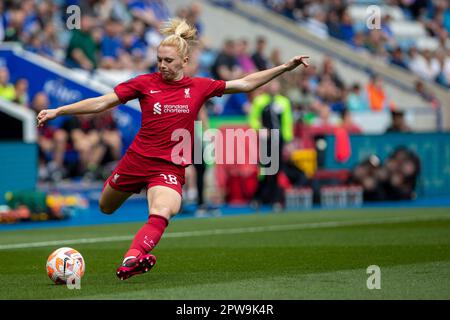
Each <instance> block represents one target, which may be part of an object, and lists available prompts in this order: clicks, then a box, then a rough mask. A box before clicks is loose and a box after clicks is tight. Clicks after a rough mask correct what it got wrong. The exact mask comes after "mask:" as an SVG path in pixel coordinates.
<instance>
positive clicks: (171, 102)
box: [114, 72, 225, 165]
mask: <svg viewBox="0 0 450 320" xmlns="http://www.w3.org/2000/svg"><path fill="white" fill-rule="evenodd" d="M224 90H225V81H222V80H213V79H208V78H190V77H186V76H185V77H183V79H181V80H179V81H165V80H164V79H163V78H162V76H161V74H160V73H159V72H156V73H151V74H145V75H141V76H137V77H136V78H133V79H130V80H128V81H126V82H123V83H121V84H119V85H117V86H116V87H115V88H114V92H115V93H116V94H117V96H118V97H119V100H120V102H122V103H126V102H127V101H129V100H133V99H136V98H138V99H139V103H140V106H141V111H142V120H141V128H140V129H139V132H138V133H137V135H136V137H135V138H134V141H133V143H132V144H131V146H130V147H129V149H130V150H132V151H134V152H136V153H138V154H140V155H142V156H144V157H152V158H161V159H164V160H167V161H170V162H172V159H171V153H172V150H173V148H174V147H175V146H176V145H177V144H178V143H180V142H179V141H172V139H171V138H172V132H174V130H177V129H186V130H188V131H189V133H190V137H191V148H192V144H193V142H194V121H195V120H196V118H197V114H198V112H199V110H200V108H201V107H202V105H203V104H204V102H205V101H206V100H208V99H209V98H211V97H214V96H221V95H222V94H223V92H224ZM190 163H191V159H186V162H185V163H184V165H188V164H190Z"/></svg>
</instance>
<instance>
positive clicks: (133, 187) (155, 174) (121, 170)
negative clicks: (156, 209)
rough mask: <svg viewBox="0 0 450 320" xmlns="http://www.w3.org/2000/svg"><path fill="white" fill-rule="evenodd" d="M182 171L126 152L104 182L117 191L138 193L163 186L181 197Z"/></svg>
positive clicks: (176, 166)
mask: <svg viewBox="0 0 450 320" xmlns="http://www.w3.org/2000/svg"><path fill="white" fill-rule="evenodd" d="M184 170H185V168H184V167H182V166H178V165H176V164H173V163H171V162H169V161H166V160H163V159H159V158H147V157H144V156H141V155H140V154H138V153H136V152H134V151H131V150H128V151H127V152H126V153H125V155H124V156H123V158H122V159H121V160H120V161H119V163H118V164H117V167H116V168H115V169H114V171H113V172H112V174H111V176H110V177H109V178H108V179H107V180H106V182H105V184H104V186H103V188H105V186H106V184H107V183H108V184H109V185H110V186H111V188H113V189H115V190H119V191H125V192H134V193H140V192H141V191H142V189H144V188H146V189H149V188H151V187H154V186H165V187H169V188H172V189H173V190H175V191H177V192H178V193H179V194H180V196H182V195H183V192H182V190H183V189H182V188H183V185H184Z"/></svg>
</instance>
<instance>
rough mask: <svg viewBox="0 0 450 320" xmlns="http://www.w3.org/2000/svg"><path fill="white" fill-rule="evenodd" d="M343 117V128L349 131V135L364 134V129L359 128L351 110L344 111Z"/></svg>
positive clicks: (341, 114)
mask: <svg viewBox="0 0 450 320" xmlns="http://www.w3.org/2000/svg"><path fill="white" fill-rule="evenodd" d="M340 116H341V124H340V125H341V127H342V128H344V129H345V130H347V132H348V133H349V134H355V133H356V134H359V133H362V129H361V128H360V126H358V125H357V124H356V123H355V122H354V121H353V119H352V115H351V112H350V110H348V109H344V110H342V112H341V113H340Z"/></svg>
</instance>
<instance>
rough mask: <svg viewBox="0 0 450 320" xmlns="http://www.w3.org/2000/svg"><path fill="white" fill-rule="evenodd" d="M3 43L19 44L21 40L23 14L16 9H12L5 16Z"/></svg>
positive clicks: (23, 21)
mask: <svg viewBox="0 0 450 320" xmlns="http://www.w3.org/2000/svg"><path fill="white" fill-rule="evenodd" d="M5 18H6V19H5V20H6V21H5V25H6V26H5V36H4V41H10V42H20V41H22V40H23V29H24V23H25V18H26V16H25V12H24V11H23V10H21V9H20V8H18V7H12V8H11V9H9V11H8V12H7V13H6V14H5Z"/></svg>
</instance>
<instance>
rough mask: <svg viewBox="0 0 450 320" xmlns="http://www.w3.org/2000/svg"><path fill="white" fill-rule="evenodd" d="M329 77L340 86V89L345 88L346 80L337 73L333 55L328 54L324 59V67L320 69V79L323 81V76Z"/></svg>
mask: <svg viewBox="0 0 450 320" xmlns="http://www.w3.org/2000/svg"><path fill="white" fill-rule="evenodd" d="M324 77H325V78H329V79H330V80H331V81H333V83H334V85H335V86H336V87H338V88H339V89H343V88H344V82H343V81H342V79H341V77H340V76H339V74H338V73H337V71H336V69H335V65H334V61H333V59H332V58H331V57H329V56H326V57H325V58H324V59H323V61H322V69H321V71H320V81H322V78H324Z"/></svg>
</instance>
